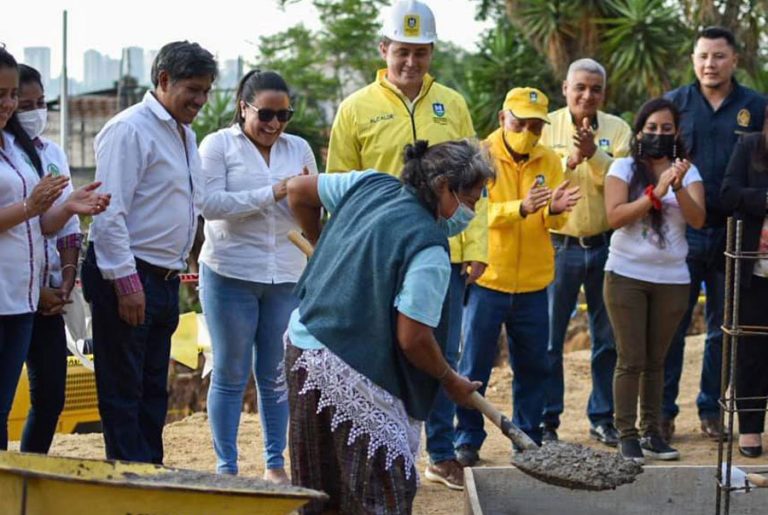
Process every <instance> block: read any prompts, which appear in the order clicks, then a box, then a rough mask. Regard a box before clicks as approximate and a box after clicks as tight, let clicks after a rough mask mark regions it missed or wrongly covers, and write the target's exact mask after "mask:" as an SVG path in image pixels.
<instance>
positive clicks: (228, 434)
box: [200, 264, 299, 474]
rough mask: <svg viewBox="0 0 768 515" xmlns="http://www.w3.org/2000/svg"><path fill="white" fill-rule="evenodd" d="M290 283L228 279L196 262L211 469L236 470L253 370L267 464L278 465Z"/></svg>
mask: <svg viewBox="0 0 768 515" xmlns="http://www.w3.org/2000/svg"><path fill="white" fill-rule="evenodd" d="M294 287H295V283H281V284H264V283H256V282H251V281H242V280H239V279H232V278H230V277H224V276H222V275H219V274H217V273H216V272H214V271H213V270H211V269H210V268H209V267H207V266H206V265H205V264H201V266H200V299H201V301H202V304H203V311H204V312H205V321H206V322H207V324H208V331H209V332H210V335H211V345H212V347H213V372H212V376H211V387H210V389H209V390H208V420H209V421H210V424H211V433H212V435H213V448H214V450H215V451H216V458H217V463H216V470H217V471H218V472H219V473H223V474H237V430H238V426H239V424H240V412H241V411H242V407H243V394H244V393H245V387H246V384H247V383H248V377H249V376H250V374H251V370H253V374H254V375H255V376H256V385H257V387H258V393H259V394H258V402H259V417H260V418H261V427H262V428H263V431H264V461H265V462H266V466H267V468H283V467H284V466H285V461H284V458H283V451H285V446H286V439H287V436H286V434H287V430H288V402H287V399H283V400H282V401H281V397H282V396H283V393H284V391H283V389H282V388H281V387H282V385H283V384H282V377H281V375H280V374H279V371H278V368H279V366H280V365H281V364H282V362H283V355H284V349H283V338H282V337H283V333H284V332H285V330H286V328H287V327H288V319H289V318H290V316H291V312H292V311H293V310H294V309H296V306H298V303H299V302H298V299H297V298H296V297H295V296H294V295H293V288H294Z"/></svg>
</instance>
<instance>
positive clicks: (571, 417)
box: [11, 336, 768, 515]
mask: <svg viewBox="0 0 768 515" xmlns="http://www.w3.org/2000/svg"><path fill="white" fill-rule="evenodd" d="M703 345H704V339H703V337H701V336H693V337H689V338H688V343H687V346H686V359H685V367H684V371H683V379H682V384H681V388H680V407H681V414H680V416H679V417H678V419H677V434H676V436H675V439H674V441H673V445H674V446H675V447H677V448H678V449H679V450H680V453H681V455H682V458H681V460H680V461H679V462H677V463H679V464H681V465H692V464H703V465H715V464H716V459H717V445H716V444H715V443H713V442H710V441H709V440H707V439H705V438H704V437H702V436H701V435H700V433H699V426H698V416H697V413H696V404H695V398H696V394H697V392H698V377H699V374H700V370H701V357H702V349H703ZM565 369H566V399H565V405H566V411H565V413H564V415H563V417H562V425H561V427H560V431H559V434H560V437H561V439H564V440H566V441H570V442H578V443H582V444H585V445H597V446H599V444H596V443H593V442H592V441H591V440H589V438H588V429H589V423H588V421H587V418H586V415H585V408H586V404H587V397H588V395H589V391H590V388H591V381H590V373H589V351H588V350H579V351H574V352H570V353H567V354H566V356H565ZM511 380H512V374H511V372H510V370H509V368H508V367H506V366H505V367H503V368H496V369H494V372H493V376H492V378H491V382H490V385H489V388H488V398H489V399H490V400H491V401H492V402H493V403H494V404H495V405H496V406H497V407H498V408H499V409H501V410H502V411H504V412H505V413H507V414H509V413H510V412H511ZM488 426H489V424H486V427H487V430H488V432H489V437H488V439H487V440H486V442H485V445H484V446H483V448H482V449H481V458H482V462H481V466H483V465H490V466H503V465H507V464H508V462H509V458H510V444H509V441H508V440H506V439H505V438H504V437H503V436H501V434H500V432H499V431H497V430H495V428H493V427H492V426H491V427H488ZM164 439H165V450H166V460H165V462H166V464H167V465H168V466H173V467H182V468H190V469H197V470H206V471H212V470H214V465H215V457H214V454H213V448H212V445H211V436H210V430H209V427H208V423H207V420H206V415H205V414H204V413H196V414H193V415H191V416H189V417H187V418H185V419H183V420H181V421H179V422H175V423H172V424H169V425H168V426H166V429H165V435H164ZM261 442H262V440H261V428H260V424H259V418H258V415H255V414H244V415H243V419H242V422H241V426H240V433H239V450H240V471H241V474H243V475H252V476H258V477H260V476H261V474H262V473H263V466H264V465H263V461H264V460H263V457H262V455H261V450H260V449H261ZM766 443H767V444H768V442H766ZM16 445H17V443H15V442H14V443H13V444H12V445H11V448H15V447H16ZM422 447H423V442H422ZM52 453H53V454H57V455H66V456H78V457H89V458H102V457H103V456H104V446H103V442H102V438H101V435H100V434H90V435H56V438H55V440H54V444H53V449H52ZM286 454H287V453H286ZM737 456H738V455H737ZM735 462H736V463H742V464H753V465H766V464H768V458H761V459H760V460H748V461H747V460H745V459H744V458H741V457H737V458H735ZM425 464H426V460H425V457H424V453H423V452H422V457H421V459H420V460H419V470H420V472H421V471H423V470H424V467H425ZM462 495H463V494H462V493H461V492H454V491H452V490H448V489H447V488H445V487H443V486H440V485H435V484H433V483H430V482H428V481H426V480H423V478H422V486H421V488H420V489H419V492H418V494H417V496H416V503H415V509H414V513H416V514H423V515H437V514H446V513H456V512H457V511H458V510H459V506H462V504H461V503H462Z"/></svg>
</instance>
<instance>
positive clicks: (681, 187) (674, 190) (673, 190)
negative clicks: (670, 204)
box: [672, 184, 683, 193]
mask: <svg viewBox="0 0 768 515" xmlns="http://www.w3.org/2000/svg"><path fill="white" fill-rule="evenodd" d="M681 189H683V185H682V184H681V185H680V186H678V187H677V188H672V193H677V192H678V191H680V190H681Z"/></svg>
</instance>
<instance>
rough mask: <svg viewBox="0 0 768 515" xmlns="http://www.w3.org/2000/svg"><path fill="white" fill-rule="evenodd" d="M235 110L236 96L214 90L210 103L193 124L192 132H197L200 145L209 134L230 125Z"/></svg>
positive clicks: (224, 91) (225, 91) (228, 92)
mask: <svg viewBox="0 0 768 515" xmlns="http://www.w3.org/2000/svg"><path fill="white" fill-rule="evenodd" d="M234 109H235V105H234V95H233V94H232V93H231V92H230V91H227V90H213V92H212V93H211V95H209V97H208V103H206V104H205V106H204V107H203V109H202V110H201V111H200V113H198V115H197V117H196V118H195V121H194V122H192V130H193V131H195V135H196V136H197V142H198V144H199V143H200V142H201V141H203V138H205V137H206V136H207V135H208V134H211V133H213V132H216V131H217V130H219V129H221V128H222V127H226V126H227V125H229V124H230V122H232V117H233V116H234V112H235V111H234Z"/></svg>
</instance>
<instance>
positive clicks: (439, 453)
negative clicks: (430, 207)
mask: <svg viewBox="0 0 768 515" xmlns="http://www.w3.org/2000/svg"><path fill="white" fill-rule="evenodd" d="M465 279H466V277H464V276H462V275H461V264H452V265H451V281H450V283H449V286H448V316H449V317H450V318H449V321H448V341H447V342H446V345H445V360H446V361H447V362H448V364H449V365H450V366H451V368H456V363H457V362H458V360H459V347H460V345H461V311H462V308H463V304H464V291H465V287H464V281H465ZM455 415H456V405H455V404H454V403H453V401H452V400H450V399H449V398H448V396H447V395H446V394H445V391H444V390H443V389H442V388H440V389H439V390H438V391H437V397H436V398H435V403H434V404H433V405H432V411H431V412H430V414H429V417H428V418H427V421H426V423H425V424H424V429H425V430H426V432H427V452H428V453H429V459H430V460H431V461H432V463H440V462H441V461H446V460H452V459H455V458H456V454H455V453H454V452H453V417H454V416H455Z"/></svg>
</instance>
